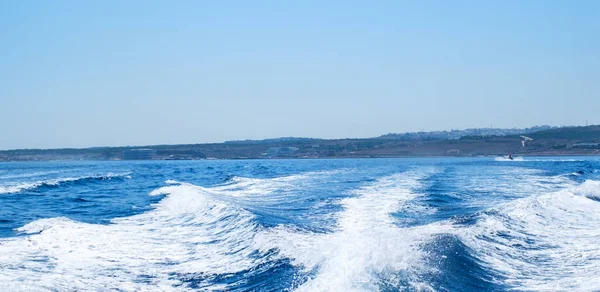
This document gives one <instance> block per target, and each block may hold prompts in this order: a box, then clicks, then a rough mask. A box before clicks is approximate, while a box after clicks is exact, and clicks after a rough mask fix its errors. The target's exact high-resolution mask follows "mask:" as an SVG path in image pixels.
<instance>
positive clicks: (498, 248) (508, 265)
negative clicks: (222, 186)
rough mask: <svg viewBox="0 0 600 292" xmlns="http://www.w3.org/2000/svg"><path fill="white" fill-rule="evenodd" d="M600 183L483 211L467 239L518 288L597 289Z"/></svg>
mask: <svg viewBox="0 0 600 292" xmlns="http://www.w3.org/2000/svg"><path fill="white" fill-rule="evenodd" d="M599 195H600V182H597V181H586V182H584V183H582V184H580V185H577V186H574V187H569V188H566V189H564V190H561V191H558V192H553V193H546V194H541V195H532V196H530V197H526V198H522V199H518V200H514V201H512V202H509V203H505V204H502V205H500V206H498V207H495V208H492V209H490V210H488V211H486V212H484V213H482V214H481V215H480V216H479V217H478V218H477V222H476V224H475V225H474V226H470V227H468V228H464V229H462V230H461V231H460V232H459V233H458V234H459V235H460V237H461V240H462V241H463V242H464V243H465V244H466V245H467V246H469V247H470V248H471V249H472V250H473V251H474V256H475V257H477V258H478V259H479V260H481V261H482V262H483V263H484V264H485V265H486V267H487V268H489V269H490V270H492V271H494V272H495V273H497V277H496V280H497V281H498V282H500V283H502V284H505V285H508V286H509V287H514V288H515V289H523V290H531V291H539V290H563V291H564V290H587V291H590V290H595V289H597V288H598V286H597V283H598V282H599V281H600V248H599V247H598V240H600V229H598V226H600V202H598V201H597V199H598V197H599Z"/></svg>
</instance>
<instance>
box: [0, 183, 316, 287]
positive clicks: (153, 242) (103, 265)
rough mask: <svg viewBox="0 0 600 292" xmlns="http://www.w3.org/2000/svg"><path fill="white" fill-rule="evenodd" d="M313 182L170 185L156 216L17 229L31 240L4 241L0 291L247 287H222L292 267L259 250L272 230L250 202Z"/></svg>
mask: <svg viewBox="0 0 600 292" xmlns="http://www.w3.org/2000/svg"><path fill="white" fill-rule="evenodd" d="M306 177H307V175H304V174H303V175H296V176H289V177H282V178H274V179H264V180H254V179H243V178H239V179H236V182H235V183H231V184H228V185H222V186H217V187H212V188H204V187H200V186H195V185H192V184H188V183H183V182H177V181H174V180H168V181H166V183H167V184H168V185H167V186H165V187H162V188H159V189H156V190H154V191H152V192H151V193H150V195H152V196H164V198H162V199H161V200H160V201H159V202H158V203H156V204H154V205H153V206H152V209H151V210H149V211H147V212H145V213H141V214H138V215H134V216H130V217H123V218H117V219H113V220H112V221H111V222H110V224H108V225H99V224H87V223H82V222H76V221H73V220H70V219H67V218H49V219H41V220H36V221H33V222H31V223H29V224H27V225H25V226H23V227H21V228H19V229H18V231H19V232H21V233H24V234H26V235H27V236H25V237H17V238H11V239H7V240H2V241H0V288H3V289H2V290H11V291H12V290H40V289H46V288H48V287H49V288H50V289H56V288H57V287H58V289H59V290H60V287H68V288H69V289H73V290H105V289H107V287H110V289H117V290H144V291H147V290H157V291H168V290H186V289H188V288H197V289H201V290H223V289H225V288H226V287H236V285H241V284H243V283H241V284H240V283H237V282H236V281H235V280H229V282H228V284H224V283H222V282H219V281H218V280H219V279H221V277H226V278H228V279H229V278H231V279H235V275H236V274H239V273H249V274H256V273H268V272H269V271H270V269H271V270H277V267H281V266H282V265H285V263H286V260H285V259H283V258H281V257H277V256H276V253H274V252H273V251H272V248H268V247H266V248H265V249H261V248H262V247H265V246H261V247H259V246H257V245H256V242H255V240H254V239H255V237H256V236H257V235H258V234H260V233H261V232H264V230H266V229H265V227H263V226H261V225H260V224H259V223H258V222H257V220H256V216H255V215H254V214H253V213H252V212H250V211H248V210H247V209H246V208H245V204H250V203H249V202H252V200H251V198H249V197H250V196H253V195H254V196H255V197H260V198H267V199H265V200H268V197H269V194H270V193H271V192H275V191H277V189H278V188H286V187H289V186H290V185H293V182H294V181H296V182H298V183H299V184H302V180H303V179H304V178H306ZM259 181H260V183H259ZM261 187H262V190H261V189H260V188H261ZM257 202H258V203H257V204H263V203H264V201H261V200H257ZM265 275H266V274H265ZM265 277H266V276H265ZM16 279H18V282H17V280H16ZM239 280H240V281H241V282H244V279H239ZM225 282H227V281H225ZM290 285H291V284H290ZM288 286H289V285H288ZM283 288H285V287H282V289H283Z"/></svg>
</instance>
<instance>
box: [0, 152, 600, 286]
mask: <svg viewBox="0 0 600 292" xmlns="http://www.w3.org/2000/svg"><path fill="white" fill-rule="evenodd" d="M599 170H600V159H599V158H598V157H526V158H517V159H515V160H505V159H494V158H419V159H339V160H236V161H218V160H204V161H144V162H126V161H116V162H79V161H78V162H23V163H1V164H0V291H109V290H110V291H113V290H116V291H171V290H172V291H189V290H199V291H505V290H517V291H547V290H562V291H565V290H570V291H572V290H582V291H590V290H600V202H599V199H600V182H599V179H600V173H599Z"/></svg>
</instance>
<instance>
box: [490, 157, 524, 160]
mask: <svg viewBox="0 0 600 292" xmlns="http://www.w3.org/2000/svg"><path fill="white" fill-rule="evenodd" d="M494 160H495V161H525V159H523V157H521V156H517V157H513V159H510V158H507V157H496V158H494Z"/></svg>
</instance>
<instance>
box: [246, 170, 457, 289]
mask: <svg viewBox="0 0 600 292" xmlns="http://www.w3.org/2000/svg"><path fill="white" fill-rule="evenodd" d="M422 176H423V174H416V173H404V174H398V175H393V176H389V177H386V178H383V179H380V180H378V181H377V182H375V183H373V184H371V185H368V186H365V187H363V188H361V189H359V190H356V191H355V192H353V195H354V196H353V197H350V198H347V199H344V200H342V201H341V204H342V206H343V207H344V211H342V212H341V213H340V214H338V218H337V220H338V223H337V228H336V230H335V232H333V233H330V234H313V233H307V232H300V231H297V230H293V229H289V228H286V227H283V226H280V227H279V228H275V229H273V230H271V231H269V232H265V233H263V234H261V235H260V236H258V237H257V242H258V243H259V244H260V243H261V242H262V244H263V245H264V246H265V247H264V248H265V249H266V248H272V246H273V245H275V246H276V247H277V248H278V250H279V251H280V253H281V254H282V255H284V256H286V257H288V258H290V259H292V260H293V263H294V264H295V265H297V266H300V267H303V268H304V269H306V270H313V269H316V271H317V272H316V276H315V277H314V278H311V279H309V280H308V281H307V282H306V283H304V284H303V285H301V286H300V287H298V288H297V290H298V291H373V290H378V289H379V286H378V283H380V282H381V281H395V280H394V279H395V277H393V275H395V274H396V273H398V272H402V271H405V272H406V271H408V272H410V271H415V270H418V269H422V268H425V267H423V266H422V265H421V264H422V260H421V259H422V256H423V252H422V250H421V249H420V245H421V244H422V243H423V242H425V241H427V240H428V239H430V238H431V235H432V234H438V233H440V232H442V231H444V230H447V229H448V228H451V227H450V226H443V225H439V224H431V225H427V226H420V227H413V228H401V227H398V226H397V225H396V223H397V222H396V220H395V219H394V218H393V217H392V216H391V213H393V212H395V211H397V210H399V209H401V208H402V207H403V206H404V205H406V204H409V202H410V201H411V200H413V199H415V198H416V197H418V196H419V194H418V193H415V192H413V191H412V190H413V189H415V188H417V187H419V182H418V179H419V178H421V177H422ZM386 275H387V276H386ZM381 277H383V278H384V279H382V278H381ZM396 280H397V279H396ZM392 284H398V283H392ZM410 284H411V285H412V286H413V288H414V287H420V289H422V290H427V289H428V290H432V289H431V287H429V286H428V285H427V284H426V283H422V282H420V281H418V280H417V279H416V278H415V279H413V281H412V283H410Z"/></svg>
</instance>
